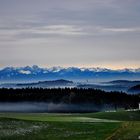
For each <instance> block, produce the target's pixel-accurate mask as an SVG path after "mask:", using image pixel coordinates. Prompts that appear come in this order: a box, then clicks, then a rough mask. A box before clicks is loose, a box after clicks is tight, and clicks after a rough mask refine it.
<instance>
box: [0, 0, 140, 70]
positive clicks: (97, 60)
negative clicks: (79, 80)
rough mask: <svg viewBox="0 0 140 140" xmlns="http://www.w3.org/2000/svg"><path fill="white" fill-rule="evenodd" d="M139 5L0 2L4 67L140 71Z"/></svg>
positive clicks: (129, 0) (109, 0) (103, 0)
mask: <svg viewBox="0 0 140 140" xmlns="http://www.w3.org/2000/svg"><path fill="white" fill-rule="evenodd" d="M139 16H140V1H139V0H126V1H122V0H100V1H99V0H86V1H85V0H71V1H70V0H51V1H50V0H39V1H38V0H24V1H23V0H12V1H11V0H0V18H1V20H0V63H1V65H0V66H1V67H3V66H7V65H14V66H20V65H32V64H38V65H40V66H53V65H61V66H69V65H70V66H91V65H92V66H103V67H112V68H115V67H119V66H120V67H121V66H124V67H139V66H140V63H139V59H140V56H139V53H138V52H139V51H140V47H139V44H140V40H139V37H140V18H139Z"/></svg>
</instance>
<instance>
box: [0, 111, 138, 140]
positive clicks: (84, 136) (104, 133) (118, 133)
mask: <svg viewBox="0 0 140 140" xmlns="http://www.w3.org/2000/svg"><path fill="white" fill-rule="evenodd" d="M118 120H119V121H118ZM139 135H140V112H139V111H136V112H124V111H122V112H102V113H88V114H48V113H39V114H38V113H0V140H138V136H139Z"/></svg>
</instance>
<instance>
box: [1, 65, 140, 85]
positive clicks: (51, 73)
mask: <svg viewBox="0 0 140 140" xmlns="http://www.w3.org/2000/svg"><path fill="white" fill-rule="evenodd" d="M56 79H70V80H95V81H98V80H99V81H104V80H105V81H110V80H116V79H120V80H121V79H126V80H139V79H140V68H138V69H121V70H111V69H106V68H77V67H68V68H63V67H52V68H40V67H38V66H36V65H34V66H32V67H30V66H26V67H6V68H3V69H1V70H0V82H23V81H26V82H33V81H45V80H56Z"/></svg>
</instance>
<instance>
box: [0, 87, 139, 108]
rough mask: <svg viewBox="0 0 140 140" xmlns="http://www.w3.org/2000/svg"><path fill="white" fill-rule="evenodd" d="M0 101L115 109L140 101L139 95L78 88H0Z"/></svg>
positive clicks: (130, 105)
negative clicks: (95, 106) (85, 105)
mask: <svg viewBox="0 0 140 140" xmlns="http://www.w3.org/2000/svg"><path fill="white" fill-rule="evenodd" d="M0 102H45V103H55V104H59V103H65V104H94V105H97V106H103V105H110V106H113V107H114V108H115V109H117V108H125V109H133V108H138V104H139V103H140V95H139V94H126V93H123V92H105V91H102V90H98V89H80V88H53V89H48V88H47V89H43V88H23V89H12V88H11V89H7V88H1V89H0Z"/></svg>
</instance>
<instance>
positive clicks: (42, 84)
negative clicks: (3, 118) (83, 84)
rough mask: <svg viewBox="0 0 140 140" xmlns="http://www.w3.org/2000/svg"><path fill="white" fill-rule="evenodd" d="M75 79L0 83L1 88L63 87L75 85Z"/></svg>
mask: <svg viewBox="0 0 140 140" xmlns="http://www.w3.org/2000/svg"><path fill="white" fill-rule="evenodd" d="M73 86H74V83H73V81H68V80H64V79H59V80H52V81H39V82H33V83H17V84H16V83H12V84H10V83H9V84H6V83H5V84H0V88H55V87H56V88H59V87H61V88H63V87H73Z"/></svg>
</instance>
